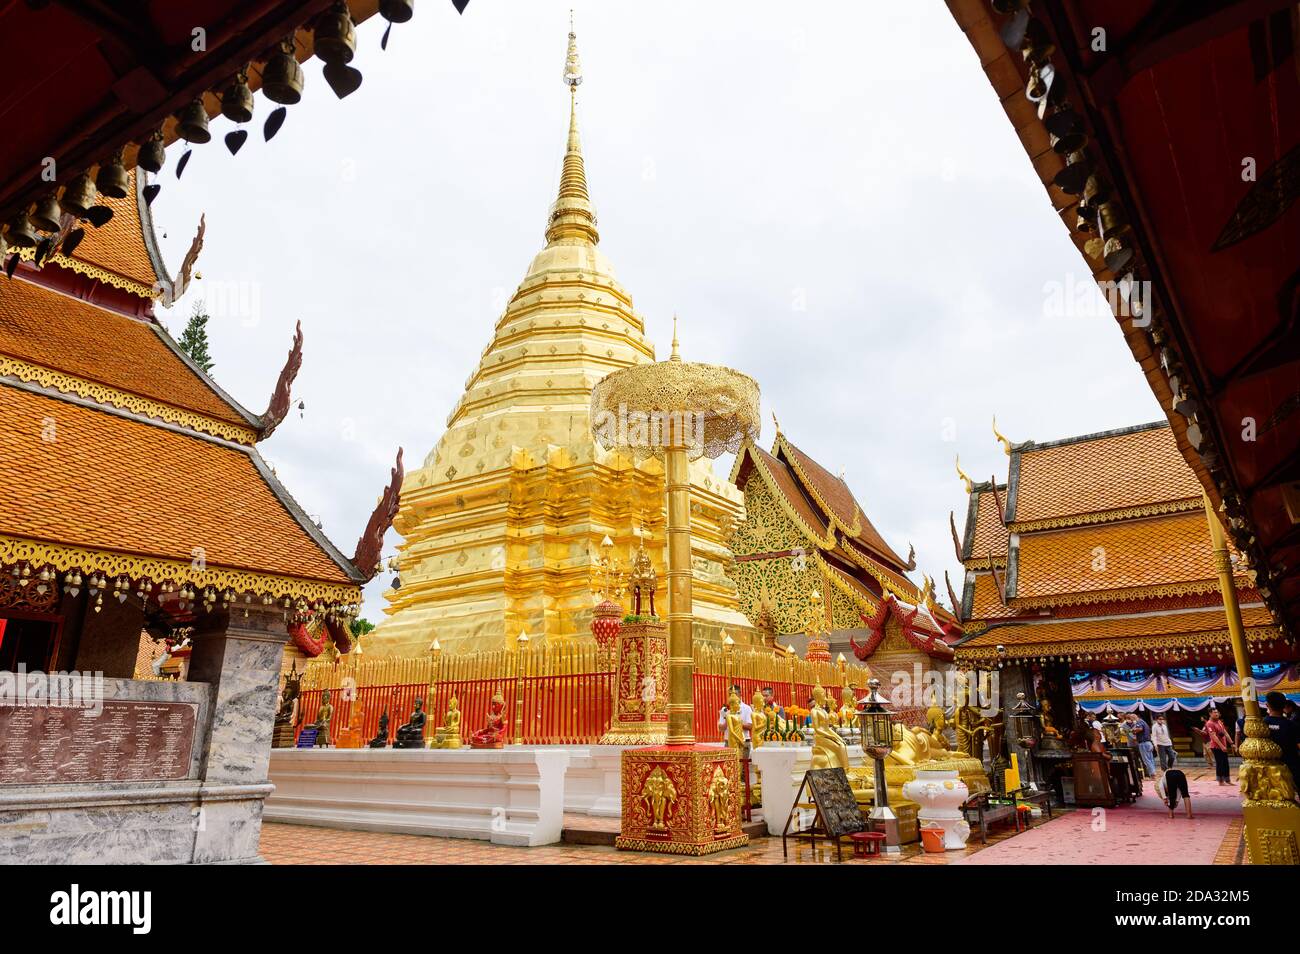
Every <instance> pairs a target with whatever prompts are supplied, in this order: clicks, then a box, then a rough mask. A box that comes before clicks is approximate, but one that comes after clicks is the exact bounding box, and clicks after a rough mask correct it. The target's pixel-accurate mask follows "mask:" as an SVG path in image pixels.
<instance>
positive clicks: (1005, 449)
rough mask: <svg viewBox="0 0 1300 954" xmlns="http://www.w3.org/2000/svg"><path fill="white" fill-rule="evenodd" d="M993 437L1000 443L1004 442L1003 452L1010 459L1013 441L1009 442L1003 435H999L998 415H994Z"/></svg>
mask: <svg viewBox="0 0 1300 954" xmlns="http://www.w3.org/2000/svg"><path fill="white" fill-rule="evenodd" d="M993 436H994V437H996V438H997V439H998V440H999V441H1001V442H1002V451H1003V453H1005V454H1006V455H1007V456H1008V457H1010V456H1011V441H1009V440H1007V438H1006V437H1005V436H1003V435H1002V434H999V433H998V416H997V415H996V414H994V415H993Z"/></svg>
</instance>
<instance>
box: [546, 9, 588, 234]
mask: <svg viewBox="0 0 1300 954" xmlns="http://www.w3.org/2000/svg"><path fill="white" fill-rule="evenodd" d="M564 83H565V85H566V86H568V87H569V141H568V144H567V145H566V146H565V149H564V168H563V171H562V172H561V173H560V193H559V195H558V196H557V197H556V199H555V204H554V205H552V206H551V217H550V220H549V221H548V223H547V226H546V244H547V245H555V244H557V243H559V242H565V243H567V244H573V243H574V242H575V241H576V242H578V243H582V244H589V245H595V244H596V243H597V242H599V241H600V234H599V233H598V232H597V231H596V210H595V209H594V208H593V207H592V205H591V196H590V195H589V194H588V193H587V170H586V167H585V166H584V165H583V161H582V140H581V139H580V138H579V137H578V86H579V85H581V83H582V65H581V63H580V62H579V61H578V36H577V34H576V33H574V32H573V23H572V12H570V23H569V49H568V53H567V55H566V56H565V58H564Z"/></svg>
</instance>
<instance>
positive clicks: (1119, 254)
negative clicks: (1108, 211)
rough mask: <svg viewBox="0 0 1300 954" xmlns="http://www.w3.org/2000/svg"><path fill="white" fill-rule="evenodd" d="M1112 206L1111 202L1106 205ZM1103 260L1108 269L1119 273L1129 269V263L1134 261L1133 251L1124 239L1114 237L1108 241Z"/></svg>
mask: <svg viewBox="0 0 1300 954" xmlns="http://www.w3.org/2000/svg"><path fill="white" fill-rule="evenodd" d="M1110 204H1111V203H1109V202H1108V203H1106V205H1110ZM1103 208H1104V206H1103ZM1102 258H1103V259H1104V260H1105V262H1106V267H1107V268H1108V269H1110V270H1111V271H1112V272H1119V271H1122V270H1123V269H1125V268H1127V267H1128V264H1129V262H1131V261H1133V250H1132V249H1131V248H1129V247H1128V245H1127V244H1125V242H1124V240H1123V239H1120V238H1116V237H1114V236H1112V237H1111V238H1108V239H1106V245H1105V250H1104V251H1103V252H1102Z"/></svg>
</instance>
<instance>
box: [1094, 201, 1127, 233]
mask: <svg viewBox="0 0 1300 954" xmlns="http://www.w3.org/2000/svg"><path fill="white" fill-rule="evenodd" d="M1128 227H1129V226H1128V219H1127V218H1125V216H1124V210H1123V209H1122V208H1120V206H1119V203H1118V202H1103V203H1101V205H1099V206H1097V231H1098V232H1100V233H1101V237H1102V238H1104V239H1110V238H1112V237H1113V236H1117V235H1122V234H1123V233H1125V232H1127V231H1128Z"/></svg>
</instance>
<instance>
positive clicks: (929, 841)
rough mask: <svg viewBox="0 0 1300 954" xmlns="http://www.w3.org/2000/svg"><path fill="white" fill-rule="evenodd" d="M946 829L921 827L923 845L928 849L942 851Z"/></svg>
mask: <svg viewBox="0 0 1300 954" xmlns="http://www.w3.org/2000/svg"><path fill="white" fill-rule="evenodd" d="M943 838H944V831H943V829H942V828H922V829H921V847H922V848H924V849H925V850H926V851H929V852H934V853H935V854H938V853H941V852H943V850H944V847H943Z"/></svg>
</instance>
